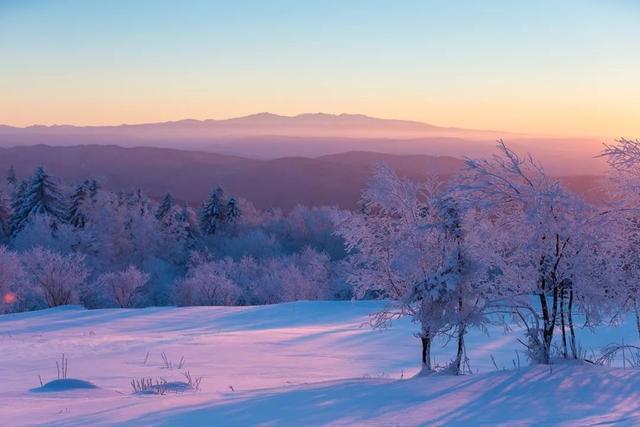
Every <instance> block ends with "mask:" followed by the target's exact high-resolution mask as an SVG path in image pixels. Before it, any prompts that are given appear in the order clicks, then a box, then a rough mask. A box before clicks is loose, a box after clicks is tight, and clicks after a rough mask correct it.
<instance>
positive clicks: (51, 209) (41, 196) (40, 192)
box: [12, 167, 67, 234]
mask: <svg viewBox="0 0 640 427" xmlns="http://www.w3.org/2000/svg"><path fill="white" fill-rule="evenodd" d="M34 215H48V216H49V217H51V219H52V220H53V222H52V224H51V225H52V227H53V228H55V227H56V225H57V224H59V223H63V222H66V220H67V209H66V206H65V202H64V195H63V194H62V192H60V190H59V189H58V186H57V185H56V184H55V183H54V182H53V181H52V180H51V178H50V177H49V175H48V174H47V173H46V172H45V170H44V169H43V168H42V167H38V168H37V169H36V172H35V173H34V174H33V176H32V177H31V181H30V182H29V184H28V185H27V187H26V191H25V192H24V197H23V201H22V206H21V207H20V210H19V211H17V214H16V215H14V221H13V224H12V225H13V233H14V234H15V233H17V232H19V231H20V230H21V229H22V228H23V227H24V226H25V225H26V223H27V222H28V221H29V219H31V218H32V217H33V216H34Z"/></svg>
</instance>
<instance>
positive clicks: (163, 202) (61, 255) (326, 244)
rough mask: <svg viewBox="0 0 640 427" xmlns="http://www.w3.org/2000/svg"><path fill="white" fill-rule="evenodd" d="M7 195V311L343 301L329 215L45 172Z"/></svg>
mask: <svg viewBox="0 0 640 427" xmlns="http://www.w3.org/2000/svg"><path fill="white" fill-rule="evenodd" d="M5 181H6V182H5V183H4V184H3V185H2V186H0V245H1V248H0V292H2V295H4V297H3V301H4V303H3V304H2V305H1V310H2V311H3V312H8V311H21V310H32V309H38V308H43V307H53V306H57V305H63V304H82V305H84V306H86V307H89V308H97V307H141V306H147V305H173V304H179V305H243V304H268V303H277V302H283V301H293V300H298V299H344V298H350V297H351V290H350V289H351V287H350V286H349V285H348V284H346V282H345V281H344V279H343V278H344V274H343V273H342V271H341V263H342V261H341V260H342V259H343V258H344V256H345V251H344V249H343V243H342V240H341V238H340V237H338V236H336V235H335V234H334V227H333V224H332V219H331V218H332V216H333V215H334V210H333V209H332V208H306V207H303V206H299V207H297V208H295V209H294V210H293V211H292V212H290V213H287V214H285V213H283V212H281V211H280V210H276V209H274V210H269V211H259V210H257V209H256V208H254V206H253V205H252V204H251V203H250V202H248V201H246V200H242V199H236V198H234V197H228V196H227V195H226V194H225V193H224V191H223V190H222V189H221V188H219V187H218V188H215V189H214V190H213V191H212V192H211V194H210V196H209V197H208V198H207V199H206V200H205V201H203V202H202V204H201V205H200V206H198V207H195V208H194V207H191V206H188V205H185V204H180V203H178V202H176V201H175V200H174V198H173V197H172V196H171V195H169V194H167V195H165V196H164V197H163V198H162V199H160V200H157V201H156V200H152V199H150V198H149V197H147V196H146V195H145V194H143V192H142V191H140V190H137V191H132V192H119V193H114V192H109V191H105V190H104V189H101V188H100V185H99V183H98V182H97V181H95V180H87V181H84V182H82V183H80V184H79V185H77V186H75V187H68V186H65V185H64V184H63V183H60V182H59V181H58V180H56V179H55V178H53V177H51V176H49V175H48V174H47V172H46V171H45V170H44V169H43V168H41V167H40V168H37V169H36V170H35V172H34V174H33V175H32V176H30V177H27V178H25V179H22V180H21V179H18V177H17V176H16V173H15V170H14V169H13V168H10V170H9V171H8V173H7V178H6V180H5Z"/></svg>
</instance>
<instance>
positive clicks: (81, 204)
mask: <svg viewBox="0 0 640 427" xmlns="http://www.w3.org/2000/svg"><path fill="white" fill-rule="evenodd" d="M88 186H89V181H85V182H83V183H82V184H80V185H78V186H77V187H76V189H75V190H74V191H73V194H72V195H71V207H70V209H69V223H70V224H71V225H73V226H74V227H76V228H84V226H85V224H86V223H87V216H86V211H85V205H86V203H87V201H88V197H89V192H88V191H89V190H88Z"/></svg>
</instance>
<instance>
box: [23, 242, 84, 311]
mask: <svg viewBox="0 0 640 427" xmlns="http://www.w3.org/2000/svg"><path fill="white" fill-rule="evenodd" d="M22 260H23V265H24V269H25V270H26V272H27V275H28V277H29V279H30V283H32V284H33V285H34V286H35V287H36V289H37V291H38V292H39V293H40V294H41V296H42V297H43V298H44V300H45V301H46V303H47V305H48V306H49V307H56V306H59V305H65V304H74V303H77V302H78V295H77V293H78V289H79V287H80V286H81V285H82V283H83V282H84V280H85V279H86V277H87V271H86V269H85V266H84V256H82V255H78V254H70V255H62V254H60V253H57V252H52V251H49V250H47V249H42V248H40V247H38V248H35V249H33V250H31V251H29V252H27V253H25V254H24V255H23V257H22Z"/></svg>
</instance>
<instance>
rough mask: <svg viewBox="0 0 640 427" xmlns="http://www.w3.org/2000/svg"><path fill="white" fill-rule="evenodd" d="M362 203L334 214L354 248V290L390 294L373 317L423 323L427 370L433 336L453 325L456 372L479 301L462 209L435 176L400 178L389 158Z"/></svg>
mask: <svg viewBox="0 0 640 427" xmlns="http://www.w3.org/2000/svg"><path fill="white" fill-rule="evenodd" d="M361 206H362V208H361V210H360V212H344V213H341V214H339V215H337V228H338V232H339V233H340V234H341V235H342V237H343V238H344V240H345V242H346V245H347V248H348V249H349V250H350V251H351V253H352V254H351V262H352V265H353V270H352V273H351V274H350V276H349V280H350V281H351V283H353V284H354V286H355V289H356V293H357V295H359V296H361V297H362V296H367V295H369V296H379V297H382V298H386V299H390V300H391V301H392V305H391V306H390V307H389V308H388V309H386V310H384V311H382V312H381V313H378V315H377V316H376V318H375V323H374V325H375V326H382V325H385V324H387V323H388V322H390V321H392V320H393V319H397V318H399V317H401V316H405V315H408V316H411V317H412V318H413V320H414V321H416V322H417V323H419V325H420V331H419V333H418V336H419V338H420V339H421V342H422V363H423V370H424V371H425V372H429V371H431V369H432V367H431V357H430V351H431V345H432V343H433V340H434V339H435V338H436V337H438V336H440V335H441V334H443V333H445V332H449V331H452V330H453V331H456V333H457V337H458V343H459V346H458V347H459V351H458V355H457V356H456V359H455V360H454V363H453V364H452V369H453V370H454V371H455V372H459V370H460V362H461V358H462V350H463V345H464V342H463V337H464V334H465V332H466V329H467V325H468V324H469V323H470V322H471V321H472V320H475V315H476V313H477V312H478V311H481V309H482V304H480V295H475V294H474V293H473V292H472V288H471V286H470V283H471V281H472V280H477V281H478V283H480V280H479V279H478V277H479V274H478V272H480V271H481V270H479V269H478V270H476V269H475V267H474V263H473V262H472V261H471V260H468V259H467V258H468V257H469V256H470V254H471V251H469V250H467V247H466V245H467V243H466V241H465V240H464V238H463V231H462V228H463V212H461V211H459V210H458V208H457V207H456V205H455V202H454V201H453V199H452V196H446V193H445V192H444V191H443V188H441V185H440V184H439V183H438V182H437V181H436V180H430V181H428V182H425V183H414V182H411V181H407V180H402V179H400V178H399V177H398V176H397V175H396V174H395V172H394V171H393V170H391V169H390V168H388V167H386V166H382V167H380V168H378V169H377V170H376V173H375V174H374V177H373V179H372V180H371V182H370V183H369V185H368V187H367V189H366V190H365V191H364V193H363V195H362V203H361ZM476 276H477V277H476ZM463 288H464V289H466V291H465V290H463ZM469 299H471V300H469ZM471 308H473V309H472V310H470V309H471ZM469 310H470V311H471V312H473V315H472V314H471V313H468V312H467V311H469Z"/></svg>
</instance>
